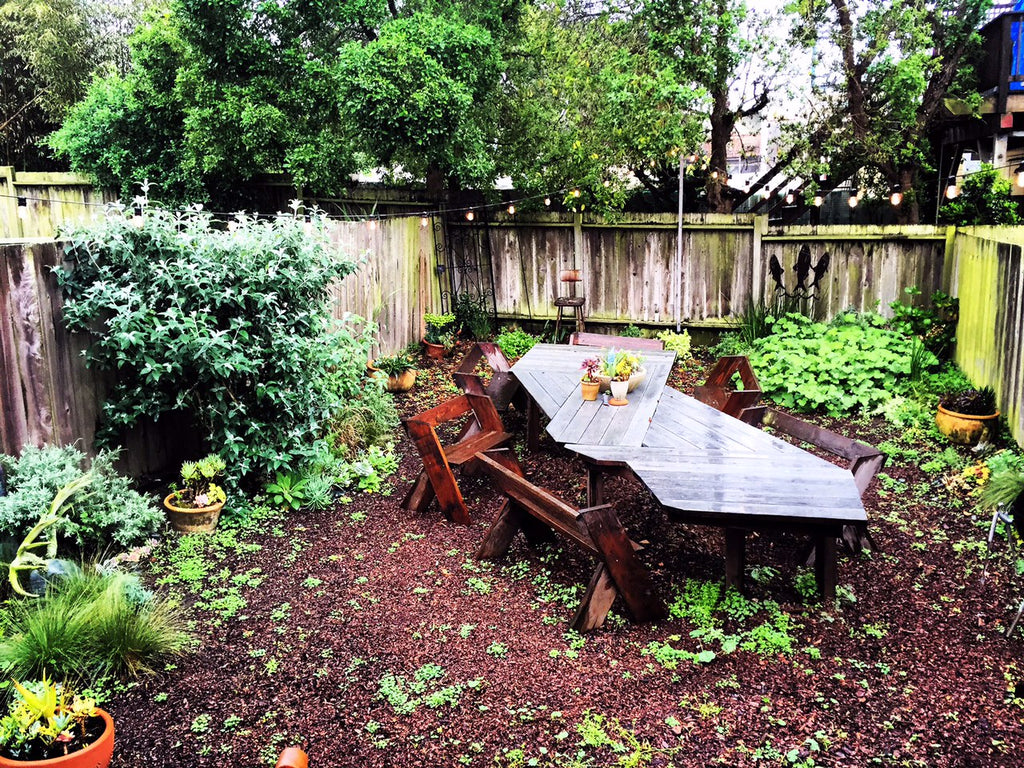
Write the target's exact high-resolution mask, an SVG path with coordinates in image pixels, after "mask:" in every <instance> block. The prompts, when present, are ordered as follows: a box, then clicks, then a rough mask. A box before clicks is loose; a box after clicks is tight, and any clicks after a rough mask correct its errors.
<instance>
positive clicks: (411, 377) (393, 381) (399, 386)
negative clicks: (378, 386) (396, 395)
mask: <svg viewBox="0 0 1024 768" xmlns="http://www.w3.org/2000/svg"><path fill="white" fill-rule="evenodd" d="M415 383H416V371H412V370H409V371H402V372H401V373H396V374H395V375H393V376H388V381H387V384H385V387H386V388H387V390H388V392H408V391H409V390H410V389H412V387H413V385H414V384H415Z"/></svg>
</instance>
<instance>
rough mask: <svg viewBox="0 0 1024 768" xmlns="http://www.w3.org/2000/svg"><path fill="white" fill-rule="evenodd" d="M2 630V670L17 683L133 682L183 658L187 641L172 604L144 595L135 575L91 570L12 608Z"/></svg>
mask: <svg viewBox="0 0 1024 768" xmlns="http://www.w3.org/2000/svg"><path fill="white" fill-rule="evenodd" d="M0 629H2V634H3V639H2V641H0V669H3V670H4V672H5V674H8V675H12V676H14V677H17V678H27V677H38V676H40V675H41V674H43V672H44V671H48V672H49V673H50V674H53V675H55V676H57V677H61V678H66V679H86V680H92V681H95V680H98V679H99V678H102V677H106V676H115V675H131V676H135V675H138V674H139V673H140V672H149V671H152V669H153V664H154V663H155V662H156V661H158V660H159V659H162V658H166V657H167V656H172V655H176V654H179V653H181V652H182V651H183V649H184V647H185V643H186V641H187V639H188V637H187V635H186V634H185V632H184V629H183V622H182V618H181V613H180V610H179V607H178V606H177V605H176V604H174V603H171V602H168V601H167V600H164V599H162V598H158V597H154V596H152V595H151V594H150V593H148V592H146V591H145V590H144V589H141V588H140V585H139V582H138V579H137V577H135V576H132V575H128V574H117V573H110V574H100V573H97V572H96V571H94V570H92V569H85V570H83V571H80V572H78V573H74V574H71V575H68V576H65V577H63V578H62V579H60V580H59V581H57V582H55V583H53V584H51V585H50V586H49V588H48V589H47V591H46V595H45V596H44V597H43V598H42V599H40V600H31V601H20V602H14V603H12V604H10V611H9V612H5V613H4V614H2V615H0Z"/></svg>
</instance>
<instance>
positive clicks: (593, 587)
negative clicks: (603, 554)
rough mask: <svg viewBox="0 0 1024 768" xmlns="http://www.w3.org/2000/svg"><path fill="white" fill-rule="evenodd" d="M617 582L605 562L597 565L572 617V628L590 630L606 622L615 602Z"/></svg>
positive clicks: (578, 630)
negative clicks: (613, 579)
mask: <svg viewBox="0 0 1024 768" xmlns="http://www.w3.org/2000/svg"><path fill="white" fill-rule="evenodd" d="M616 595H618V592H617V591H616V590H615V582H613V581H612V577H611V575H610V574H609V573H608V569H607V568H606V567H605V565H604V563H600V564H598V566H597V570H595V571H594V575H593V576H591V577H590V584H588V585H587V591H586V593H585V594H584V595H583V600H582V601H580V607H579V608H577V609H576V615H575V616H573V618H572V625H571V626H572V628H573V629H574V630H576V631H577V632H589V631H590V630H592V629H597V628H598V627H600V626H602V625H603V624H604V620H605V619H606V618H607V617H608V611H610V610H611V609H612V603H614V602H615V596H616Z"/></svg>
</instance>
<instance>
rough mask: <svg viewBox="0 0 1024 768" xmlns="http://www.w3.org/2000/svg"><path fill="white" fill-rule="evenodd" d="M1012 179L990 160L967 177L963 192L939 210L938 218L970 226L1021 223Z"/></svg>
mask: <svg viewBox="0 0 1024 768" xmlns="http://www.w3.org/2000/svg"><path fill="white" fill-rule="evenodd" d="M1012 189H1013V187H1012V185H1011V184H1010V180H1009V179H1007V178H1006V177H1004V176H1002V175H1001V174H1000V173H999V171H997V170H996V169H995V168H993V167H992V166H991V165H989V164H988V163H983V164H982V166H981V169H980V170H978V171H975V172H974V173H972V174H970V175H969V176H967V177H966V178H965V179H964V183H963V186H962V187H961V189H960V194H959V195H957V196H956V197H955V198H954V199H952V200H950V201H949V202H947V203H946V204H945V205H943V206H942V208H940V209H939V221H941V222H942V223H943V224H955V225H957V226H959V227H968V226H973V225H975V224H1020V223H1021V217H1020V211H1019V209H1018V206H1017V203H1016V202H1015V201H1014V200H1013V199H1012V198H1011V197H1010V192H1011V191H1012Z"/></svg>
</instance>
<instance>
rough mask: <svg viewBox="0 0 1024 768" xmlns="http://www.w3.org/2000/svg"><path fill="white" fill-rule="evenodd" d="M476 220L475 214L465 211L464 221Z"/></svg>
mask: <svg viewBox="0 0 1024 768" xmlns="http://www.w3.org/2000/svg"><path fill="white" fill-rule="evenodd" d="M475 218H476V214H475V213H473V212H472V211H466V221H472V220H473V219H475Z"/></svg>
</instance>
